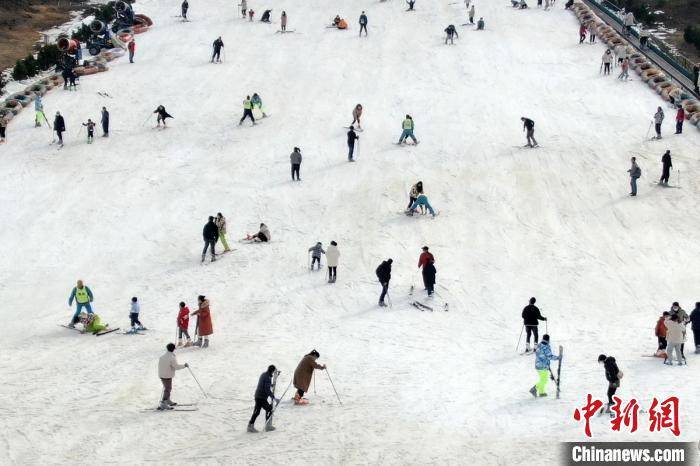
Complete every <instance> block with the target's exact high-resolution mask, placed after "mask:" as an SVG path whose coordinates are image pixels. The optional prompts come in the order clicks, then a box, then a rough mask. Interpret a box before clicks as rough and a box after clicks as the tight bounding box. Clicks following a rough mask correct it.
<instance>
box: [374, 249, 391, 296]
mask: <svg viewBox="0 0 700 466" xmlns="http://www.w3.org/2000/svg"><path fill="white" fill-rule="evenodd" d="M393 262H394V261H393V259H387V260H385V261H383V262H382V263H381V264H379V267H377V270H376V271H375V274H376V275H377V279H379V283H381V285H382V294H381V295H379V307H386V304H384V298H385V297H386V295H387V294H388V292H389V281H390V280H391V264H392V263H393Z"/></svg>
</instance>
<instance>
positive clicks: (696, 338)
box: [329, 261, 700, 354]
mask: <svg viewBox="0 0 700 466" xmlns="http://www.w3.org/2000/svg"><path fill="white" fill-rule="evenodd" d="M329 262H330V261H329ZM690 322H692V327H691V328H692V330H693V342H694V343H695V353H696V354H698V353H700V303H695V309H693V312H691V313H690Z"/></svg>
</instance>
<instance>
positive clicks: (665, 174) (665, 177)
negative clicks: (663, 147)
mask: <svg viewBox="0 0 700 466" xmlns="http://www.w3.org/2000/svg"><path fill="white" fill-rule="evenodd" d="M669 176H671V167H668V166H665V165H664V169H663V171H662V172H661V179H660V180H659V181H661V182H663V183H668V178H669Z"/></svg>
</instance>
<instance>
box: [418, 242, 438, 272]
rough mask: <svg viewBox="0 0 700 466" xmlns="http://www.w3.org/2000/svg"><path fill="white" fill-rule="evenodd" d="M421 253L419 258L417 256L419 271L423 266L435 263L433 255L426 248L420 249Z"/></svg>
mask: <svg viewBox="0 0 700 466" xmlns="http://www.w3.org/2000/svg"><path fill="white" fill-rule="evenodd" d="M421 250H422V251H423V252H421V253H420V256H418V268H419V269H420V268H421V267H424V266H425V265H427V264H428V262H430V261H432V262H435V257H434V256H433V254H432V253H431V252H430V250H429V248H428V246H423V247H422V248H421Z"/></svg>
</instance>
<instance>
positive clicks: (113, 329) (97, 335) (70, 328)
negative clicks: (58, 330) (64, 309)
mask: <svg viewBox="0 0 700 466" xmlns="http://www.w3.org/2000/svg"><path fill="white" fill-rule="evenodd" d="M58 325H59V327H63V328H67V329H68V330H75V331H76V332H80V333H87V332H85V331H83V330H80V329H79V328H75V327H70V326H68V325H64V324H58ZM117 330H119V327H117V328H108V329H105V330H102V331H101V332H94V333H93V335H95V336H96V337H100V336H102V335H107V334H108V333H112V332H116V331H117Z"/></svg>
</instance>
